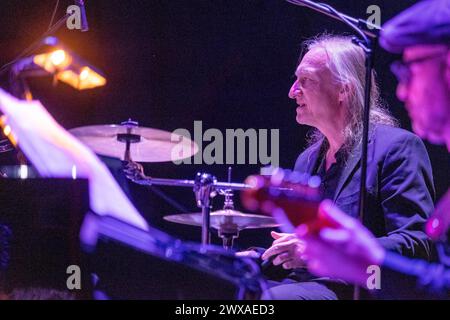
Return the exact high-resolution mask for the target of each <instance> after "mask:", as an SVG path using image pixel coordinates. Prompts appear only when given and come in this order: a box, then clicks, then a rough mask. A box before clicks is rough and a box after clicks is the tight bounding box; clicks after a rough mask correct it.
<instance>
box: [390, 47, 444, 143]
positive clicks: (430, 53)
mask: <svg viewBox="0 0 450 320" xmlns="http://www.w3.org/2000/svg"><path fill="white" fill-rule="evenodd" d="M426 57H429V59H424V58H426ZM414 60H420V61H418V62H413V61H414ZM403 62H404V63H405V64H406V65H408V63H409V62H412V63H410V64H409V65H408V66H409V74H410V77H409V81H402V82H400V83H399V84H398V87H397V97H398V98H399V99H400V100H401V101H403V102H404V103H405V107H406V109H407V110H408V113H409V115H410V117H411V119H412V125H413V129H414V131H415V132H416V133H417V134H418V135H419V136H420V137H422V138H426V139H428V140H429V141H430V142H432V143H443V142H444V137H445V134H446V132H445V131H446V130H448V126H449V125H450V77H449V74H450V52H449V50H448V49H447V48H446V47H445V46H441V45H417V46H412V47H408V48H407V49H405V51H404V54H403Z"/></svg>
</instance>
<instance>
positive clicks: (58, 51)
mask: <svg viewBox="0 0 450 320" xmlns="http://www.w3.org/2000/svg"><path fill="white" fill-rule="evenodd" d="M43 47H44V48H45V49H46V51H47V52H44V53H40V54H37V55H34V56H32V57H30V58H27V59H23V60H21V63H20V64H17V68H16V74H19V73H25V74H28V75H31V76H32V75H40V74H39V73H36V72H34V71H35V70H34V69H35V68H36V67H38V68H40V69H41V70H44V71H45V74H52V75H54V77H55V79H56V80H59V81H61V82H64V83H66V84H68V85H70V86H72V87H74V88H75V89H78V90H85V89H92V88H96V87H101V86H104V85H105V84H106V78H105V77H104V76H103V75H102V74H101V73H100V71H98V70H96V69H95V68H94V67H93V66H92V65H89V64H88V63H87V62H86V61H84V60H83V59H81V58H80V57H78V56H77V55H76V54H75V53H74V52H72V51H71V50H69V49H68V48H67V47H65V46H64V45H63V44H62V43H60V42H59V41H58V39H57V38H55V37H47V38H45V39H44V41H43ZM30 60H31V62H32V66H30V64H29V61H30ZM30 70H31V71H33V72H29V71H30Z"/></svg>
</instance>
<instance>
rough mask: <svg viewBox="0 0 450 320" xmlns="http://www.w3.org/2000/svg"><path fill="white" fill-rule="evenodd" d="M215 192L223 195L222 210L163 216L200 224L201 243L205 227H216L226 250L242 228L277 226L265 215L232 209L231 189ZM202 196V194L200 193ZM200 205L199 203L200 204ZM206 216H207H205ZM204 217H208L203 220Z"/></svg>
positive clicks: (176, 220)
mask: <svg viewBox="0 0 450 320" xmlns="http://www.w3.org/2000/svg"><path fill="white" fill-rule="evenodd" d="M228 183H229V184H231V167H230V168H228ZM217 193H218V194H220V195H223V196H224V197H225V199H224V206H223V210H219V211H214V212H208V213H205V212H203V211H202V213H201V214H200V213H185V214H175V215H170V216H166V217H164V219H165V220H167V221H171V222H175V223H180V224H187V225H194V226H199V225H201V226H202V243H203V237H206V236H208V237H209V233H208V235H206V234H205V229H206V227H207V229H206V230H208V231H209V226H212V227H213V228H214V229H217V232H218V236H219V237H220V238H222V242H223V247H224V248H225V249H227V250H231V249H232V248H233V241H234V239H236V238H238V237H239V232H240V231H241V230H244V229H257V228H273V227H278V226H279V224H277V223H276V221H275V220H274V219H273V218H271V217H267V216H261V215H256V214H246V213H242V212H240V211H236V210H235V209H234V201H233V189H231V188H229V189H218V190H217ZM196 195H197V193H196ZM200 196H202V194H200ZM200 206H201V205H200ZM205 217H207V218H205ZM205 219H208V220H207V221H205Z"/></svg>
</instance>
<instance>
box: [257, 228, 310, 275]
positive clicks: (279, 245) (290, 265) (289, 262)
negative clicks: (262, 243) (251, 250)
mask: <svg viewBox="0 0 450 320" xmlns="http://www.w3.org/2000/svg"><path fill="white" fill-rule="evenodd" d="M270 235H271V236H272V238H274V239H275V241H274V242H273V243H272V246H271V247H270V248H269V249H267V250H266V251H265V252H264V253H263V255H262V256H261V258H262V259H263V260H268V259H269V258H271V257H274V258H273V260H272V263H273V264H274V265H276V266H278V265H282V266H283V268H284V269H294V268H301V267H305V266H306V263H305V261H304V258H305V257H304V255H303V252H304V251H305V243H304V242H303V241H301V240H300V239H299V238H297V236H296V235H295V234H292V233H278V232H275V231H272V232H271V234H270Z"/></svg>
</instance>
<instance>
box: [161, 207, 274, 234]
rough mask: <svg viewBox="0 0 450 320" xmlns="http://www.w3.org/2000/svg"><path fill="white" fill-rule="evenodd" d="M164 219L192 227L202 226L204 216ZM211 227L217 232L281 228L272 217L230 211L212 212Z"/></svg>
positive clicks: (192, 214) (175, 215) (191, 214)
mask: <svg viewBox="0 0 450 320" xmlns="http://www.w3.org/2000/svg"><path fill="white" fill-rule="evenodd" d="M164 219H165V220H167V221H171V222H175V223H180V224H187V225H191V226H201V225H202V214H201V213H200V212H196V213H183V214H174V215H170V216H165V217H164ZM210 225H211V227H213V228H214V229H217V230H219V229H236V230H237V231H239V230H244V229H259V228H274V227H278V226H279V224H278V223H276V221H275V219H273V218H272V217H267V216H262V215H257V214H247V213H242V212H240V211H236V210H230V209H227V210H219V211H214V212H211V217H210Z"/></svg>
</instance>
